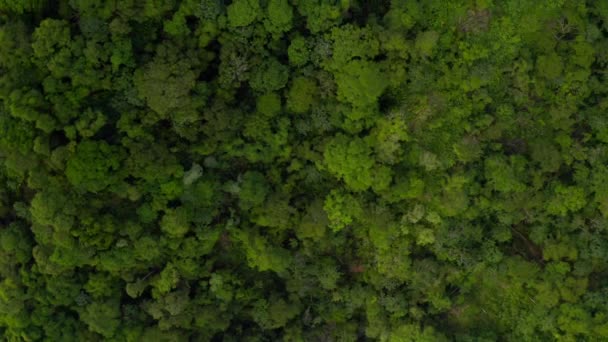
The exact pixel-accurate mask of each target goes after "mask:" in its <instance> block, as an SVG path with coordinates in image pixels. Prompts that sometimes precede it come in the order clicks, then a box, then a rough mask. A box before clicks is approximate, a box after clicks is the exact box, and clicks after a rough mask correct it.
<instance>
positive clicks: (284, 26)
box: [264, 0, 293, 36]
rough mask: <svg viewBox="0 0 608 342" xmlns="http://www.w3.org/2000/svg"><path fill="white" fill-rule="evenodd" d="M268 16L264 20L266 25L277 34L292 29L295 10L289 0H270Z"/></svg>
mask: <svg viewBox="0 0 608 342" xmlns="http://www.w3.org/2000/svg"><path fill="white" fill-rule="evenodd" d="M266 11H267V12H268V18H267V19H266V20H264V27H266V30H267V31H268V32H270V33H272V34H273V35H275V36H280V35H281V34H282V33H283V32H287V31H289V30H290V29H291V22H292V20H293V10H292V8H291V5H289V1H287V0H270V1H269V2H268V7H267V9H266Z"/></svg>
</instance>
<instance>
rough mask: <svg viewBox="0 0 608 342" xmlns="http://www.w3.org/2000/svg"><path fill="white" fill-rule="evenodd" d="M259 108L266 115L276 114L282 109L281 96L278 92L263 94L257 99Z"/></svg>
mask: <svg viewBox="0 0 608 342" xmlns="http://www.w3.org/2000/svg"><path fill="white" fill-rule="evenodd" d="M257 110H258V111H259V112H260V113H262V114H264V115H265V116H269V117H272V116H275V115H276V114H278V113H279V112H280V111H281V97H280V96H279V95H277V94H276V93H268V94H264V95H261V96H260V97H258V99H257Z"/></svg>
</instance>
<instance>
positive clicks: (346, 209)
mask: <svg viewBox="0 0 608 342" xmlns="http://www.w3.org/2000/svg"><path fill="white" fill-rule="evenodd" d="M323 209H324V210H325V212H326V213H327V217H328V219H329V223H330V224H329V227H330V228H331V229H332V230H333V231H335V232H337V231H340V230H342V229H344V228H345V227H347V226H348V225H350V224H352V223H353V222H354V221H355V220H356V219H357V218H359V217H360V216H361V215H362V214H363V211H362V208H361V204H360V203H359V201H358V200H357V199H356V198H355V197H354V196H353V195H351V194H348V193H343V192H339V191H332V192H331V193H330V194H329V195H328V196H327V198H326V199H325V204H324V205H323Z"/></svg>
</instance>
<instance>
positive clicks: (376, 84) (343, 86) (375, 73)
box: [335, 60, 387, 107]
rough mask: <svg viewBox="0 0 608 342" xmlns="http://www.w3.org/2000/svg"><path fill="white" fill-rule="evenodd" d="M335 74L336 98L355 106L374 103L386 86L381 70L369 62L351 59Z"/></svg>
mask: <svg viewBox="0 0 608 342" xmlns="http://www.w3.org/2000/svg"><path fill="white" fill-rule="evenodd" d="M335 76H336V84H337V86H338V99H339V100H341V101H344V102H347V103H350V104H352V105H353V106H355V107H366V106H371V105H373V104H375V103H376V101H377V100H378V97H380V95H382V93H383V92H384V89H385V88H386V87H387V83H386V77H385V75H384V73H383V71H382V70H381V69H380V67H379V66H378V65H377V64H373V63H370V62H364V61H360V60H355V61H351V62H349V63H348V64H347V65H346V66H344V68H343V69H342V70H341V71H340V72H339V73H337V74H336V75H335Z"/></svg>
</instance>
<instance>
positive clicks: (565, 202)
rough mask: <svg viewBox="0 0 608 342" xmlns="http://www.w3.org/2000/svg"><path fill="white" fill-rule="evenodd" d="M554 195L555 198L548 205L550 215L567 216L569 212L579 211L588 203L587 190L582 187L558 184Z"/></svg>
mask: <svg viewBox="0 0 608 342" xmlns="http://www.w3.org/2000/svg"><path fill="white" fill-rule="evenodd" d="M554 193H555V195H554V197H553V198H552V199H551V201H550V202H549V203H548V205H547V210H548V211H549V213H551V214H554V215H561V216H565V215H566V214H567V213H568V212H569V211H570V212H575V211H578V210H580V209H582V208H583V207H584V206H585V204H586V202H587V201H586V199H585V197H586V196H585V190H584V189H582V188H580V187H576V186H564V185H562V184H558V185H557V186H556V187H555V191H554Z"/></svg>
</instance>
